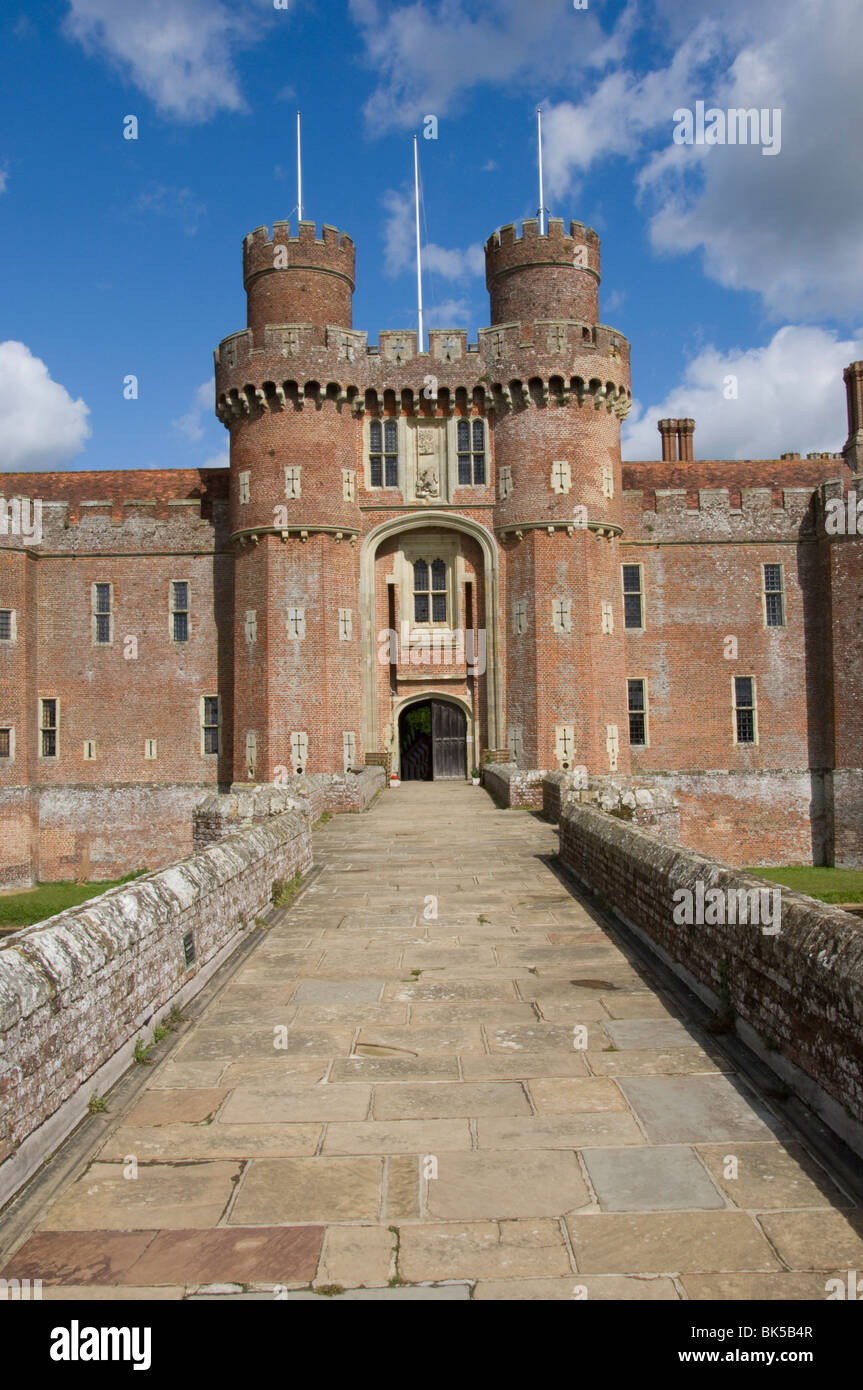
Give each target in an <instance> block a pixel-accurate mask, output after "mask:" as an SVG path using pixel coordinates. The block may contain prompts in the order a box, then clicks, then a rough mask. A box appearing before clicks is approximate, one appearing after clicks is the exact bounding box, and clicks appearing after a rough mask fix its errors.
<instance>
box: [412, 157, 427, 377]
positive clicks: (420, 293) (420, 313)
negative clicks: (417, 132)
mask: <svg viewBox="0 0 863 1390" xmlns="http://www.w3.org/2000/svg"><path fill="white" fill-rule="evenodd" d="M414 203H415V205H416V223H417V309H418V316H419V333H418V337H417V351H418V352H425V345H424V339H423V275H422V253H421V250H420V165H419V153H418V151H417V137H416V136H414Z"/></svg>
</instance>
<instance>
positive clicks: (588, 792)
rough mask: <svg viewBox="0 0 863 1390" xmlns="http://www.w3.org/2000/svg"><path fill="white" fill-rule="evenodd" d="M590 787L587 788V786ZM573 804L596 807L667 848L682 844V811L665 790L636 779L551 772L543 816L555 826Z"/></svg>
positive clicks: (544, 784)
mask: <svg viewBox="0 0 863 1390" xmlns="http://www.w3.org/2000/svg"><path fill="white" fill-rule="evenodd" d="M585 784H586V785H585ZM571 802H576V803H578V804H580V805H593V806H595V807H596V808H597V809H598V810H600V811H605V812H606V813H607V814H608V815H610V816H615V817H616V818H617V819H618V820H622V821H627V822H630V823H631V824H633V825H639V826H641V827H642V829H645V830H648V829H649V830H650V831H651V833H652V834H653V835H655V836H656V837H657V838H658V839H660V840H663V841H664V842H665V843H666V844H672V845H676V844H678V843H679V841H680V808H679V807H678V805H677V802H676V800H675V799H674V797H673V796H672V795H671V793H670V792H669V791H668V790H667V789H666V788H664V787H655V786H652V785H650V782H649V780H648V781H644V780H639V779H637V778H633V777H591V778H585V777H584V775H583V774H580V773H577V772H547V773H546V774H545V776H544V777H543V780H542V813H543V815H544V816H545V818H546V820H550V821H551V822H552V824H553V825H557V824H558V822H559V821H560V817H561V814H562V812H563V809H564V807H565V806H568V805H569V804H570V803H571Z"/></svg>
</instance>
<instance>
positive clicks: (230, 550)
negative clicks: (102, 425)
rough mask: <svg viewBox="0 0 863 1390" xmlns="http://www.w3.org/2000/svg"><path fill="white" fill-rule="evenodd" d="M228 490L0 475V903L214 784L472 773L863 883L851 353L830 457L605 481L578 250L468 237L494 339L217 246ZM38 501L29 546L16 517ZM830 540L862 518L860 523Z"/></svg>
mask: <svg viewBox="0 0 863 1390" xmlns="http://www.w3.org/2000/svg"><path fill="white" fill-rule="evenodd" d="M243 269H244V279H245V288H246V292H247V299H248V319H247V326H246V327H245V328H244V329H242V330H241V331H239V332H237V333H233V334H231V335H230V336H229V337H227V338H225V339H224V340H223V341H222V342H221V343H220V344H219V347H218V348H217V350H216V353H215V369H216V413H217V415H218V417H219V419H220V420H221V421H222V422H223V424H224V425H225V427H226V429H227V430H228V432H229V434H230V467H229V468H228V469H187V470H153V471H147V472H143V471H130V470H117V471H116V472H65V473H42V474H32V473H27V474H5V475H0V494H2V497H3V499H4V502H5V507H4V511H3V516H4V517H5V522H2V518H0V522H2V524H0V881H4V882H6V883H7V884H14V883H25V882H30V881H32V880H33V879H35V878H39V879H42V880H49V879H54V878H68V877H74V876H84V877H91V878H106V877H109V876H112V875H114V874H117V873H120V872H125V871H128V870H131V869H133V868H136V867H139V866H140V865H141V864H147V866H148V867H150V868H153V867H157V866H158V865H160V864H163V863H166V862H169V861H170V860H171V859H172V858H176V857H177V856H178V855H179V854H180V853H183V852H185V851H187V850H189V849H190V848H191V833H192V832H191V827H192V814H193V811H194V808H195V806H196V805H197V804H198V803H200V801H201V799H202V796H204V795H205V794H207V793H211V792H213V791H214V790H216V789H219V788H221V789H228V788H230V787H231V786H237V785H238V784H241V785H248V784H266V783H271V782H274V781H276V782H279V781H284V779H285V778H288V779H290V778H292V777H294V776H300V775H302V776H310V775H314V774H316V773H327V774H347V775H348V776H349V775H350V774H351V771H352V770H353V769H357V768H360V767H362V766H363V765H364V764H367V763H373V762H377V763H384V764H385V765H386V766H387V768H388V771H389V770H391V771H393V772H396V773H399V774H400V775H401V777H402V778H403V779H414V780H422V779H432V778H434V779H441V778H464V777H466V776H469V775H470V774H471V772H472V770H473V768H474V767H476V766H479V765H480V764H481V763H482V761H483V760H484V759H488V758H490V759H491V760H496V761H504V760H514V761H515V762H516V763H517V764H518V766H519V767H520V768H523V769H549V770H555V769H562V770H567V771H571V770H576V769H581V770H582V772H583V774H584V777H585V778H586V779H587V780H588V781H590V782H591V783H596V782H602V780H603V779H611V780H614V781H615V782H616V783H618V784H620V785H631V786H635V787H637V786H651V785H656V786H662V787H664V788H666V789H668V791H670V792H671V793H672V794H673V795H674V797H675V798H676V800H677V802H678V804H679V806H680V825H681V838H682V840H683V842H684V843H685V844H687V845H689V846H691V847H693V848H697V849H702V850H705V851H707V852H710V853H713V854H716V855H718V856H719V857H724V858H727V859H729V860H731V861H732V862H735V863H739V864H743V863H749V864H756V863H759V862H761V863H781V862H803V863H806V862H815V863H834V862H835V863H836V864H842V865H849V866H851V865H857V866H859V865H863V772H861V766H860V765H861V756H860V746H861V733H863V728H861V696H863V658H861V638H863V621H861V612H863V610H861V596H863V538H861V537H858V535H857V531H856V528H855V527H854V526H853V524H852V523H851V521H849V524H848V525H837V524H833V525H830V524H829V523H830V520H831V518H832V519H833V520H834V522H835V518H836V516H837V515H840V516H841V517H842V518H844V517H845V516H846V515H847V517H848V518H852V519H853V516H854V504H855V498H856V492H857V491H858V484H859V483H860V481H861V479H860V476H859V475H860V474H863V363H859V362H858V363H853V364H852V365H851V366H850V367H849V368H848V369H847V370H846V373H845V380H846V387H847V401H848V425H849V430H848V442H847V444H846V446H845V449H844V452H843V454H841V455H837V454H819V455H809V456H807V457H806V458H800V456H799V455H797V454H793V453H789V454H784V455H783V456H782V457H781V458H780V459H767V460H754V461H746V462H739V461H717V460H709V461H708V460H704V461H702V460H696V459H695V458H694V428H695V427H694V422H693V421H691V420H663V421H660V422H659V431H660V435H661V448H662V458H661V460H660V461H646V462H627V463H622V462H621V455H620V426H621V421H622V420H623V419H624V417H625V416H626V414H627V412H628V410H629V409H630V405H631V399H632V397H631V383H630V346H629V343H628V342H627V340H626V338H625V337H624V336H623V335H622V334H621V333H620V332H619V331H618V330H616V329H614V328H611V327H608V326H607V325H605V324H603V323H601V322H600V319H599V307H598V295H599V283H600V246H599V239H598V237H597V236H596V234H595V233H594V232H593V231H592V230H591V229H589V228H585V227H584V226H583V225H582V224H580V223H578V222H573V223H571V224H570V225H569V226H568V227H567V226H565V225H564V223H563V221H562V220H559V219H555V218H551V219H550V220H549V223H548V229H547V232H546V233H545V234H542V235H541V234H540V232H539V228H538V225H537V223H536V222H535V221H525V222H524V224H523V226H522V229H521V232H520V234H519V232H518V230H517V228H516V227H515V226H513V225H510V226H506V227H503V228H502V229H501V230H500V231H499V232H497V233H495V235H494V236H492V237H491V238H490V240H489V241H488V243H487V245H486V277H487V286H488V291H489V296H490V326H489V327H488V328H484V329H481V330H480V331H479V334H478V342H476V343H469V342H468V340H467V334H466V333H465V332H464V331H463V330H459V329H453V330H451V331H444V330H442V329H434V330H432V331H431V332H430V334H429V343H428V350H427V351H425V352H418V350H417V349H418V344H417V335H416V332H414V331H382V332H381V333H380V334H379V344H378V346H370V345H369V344H368V341H367V335H366V333H365V332H361V331H358V330H356V329H354V327H353V321H352V312H351V300H352V294H353V290H354V283H355V249H354V245H353V243H352V241H351V239H350V238H349V237H348V236H347V235H345V234H344V233H342V234H340V233H339V232H338V231H337V230H336V229H334V228H332V227H329V226H324V227H323V228H322V229H321V234H320V235H318V234H317V229H316V227H315V225H314V224H312V223H308V222H301V223H300V224H299V228H298V233H297V235H296V236H292V235H291V228H290V226H289V224H288V223H284V222H282V223H276V224H275V226H274V228H273V232H272V234H270V233H269V232H268V230H267V228H258V229H257V230H256V231H255V232H253V233H251V234H250V235H249V236H248V237H246V239H245V244H244V248H243ZM22 499H29V504H30V505H32V503H33V502H34V501H35V500H38V502H39V503H40V517H41V520H40V526H39V528H38V540H37V539H36V533H35V530H34V528H33V527H32V526H31V527H30V531H29V533H26V534H25V530H24V528H23V527H22V526H20V525H19V526H17V527H16V525H15V524H14V522H15V515H16V513H14V510H13V508H14V505H15V504H16V501H17V505H18V512H17V515H18V516H19V517H20V516H25V515H27V506H28V503H27V502H26V501H24V500H22ZM861 529H863V527H861Z"/></svg>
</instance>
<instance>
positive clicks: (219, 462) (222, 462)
mask: <svg viewBox="0 0 863 1390" xmlns="http://www.w3.org/2000/svg"><path fill="white" fill-rule="evenodd" d="M230 461H231V460H230V455H229V452H228V450H227V449H223V450H222V452H221V453H220V454H212V455H211V456H210V458H208V459H204V462H203V463H202V464H200V467H201V468H227V467H228V464H229V463H230Z"/></svg>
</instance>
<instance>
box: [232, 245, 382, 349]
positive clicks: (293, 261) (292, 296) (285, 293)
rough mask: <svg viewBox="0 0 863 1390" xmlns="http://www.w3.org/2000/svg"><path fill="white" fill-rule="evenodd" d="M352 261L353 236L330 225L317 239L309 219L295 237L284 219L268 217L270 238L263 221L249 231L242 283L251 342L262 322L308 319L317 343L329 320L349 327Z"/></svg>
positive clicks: (259, 339) (258, 337)
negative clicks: (275, 220) (269, 220)
mask: <svg viewBox="0 0 863 1390" xmlns="http://www.w3.org/2000/svg"><path fill="white" fill-rule="evenodd" d="M355 263H356V253H355V250H354V244H353V242H352V241H351V239H350V237H349V236H345V235H342V236H341V238H340V237H339V233H338V231H337V230H336V228H335V227H329V226H327V225H324V226H323V227H322V228H321V237H320V240H318V239H317V236H316V228H315V224H314V222H301V223H300V226H299V235H298V236H296V237H292V236H291V235H290V223H288V222H274V223H273V236H272V240H271V239H270V237H269V234H268V232H267V228H266V227H258V228H256V230H255V231H254V232H250V233H249V235H248V236H247V237H246V239H245V241H244V243H243V284H244V286H245V290H246V297H247V302H248V325H249V328H250V329H251V331H252V334H253V335H254V339H255V346H256V347H257V346H259V345H263V332H264V328H265V327H266V325H267V324H276V323H304V324H313V325H314V326H315V328H316V330H317V333H316V335H315V339H314V341H315V342H316V343H321V344H323V343H324V342H325V334H326V328H327V326H328V325H334V326H336V327H339V328H350V327H351V325H352V316H351V308H352V296H353V292H354V285H355V283H356V281H355V276H354V271H355Z"/></svg>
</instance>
